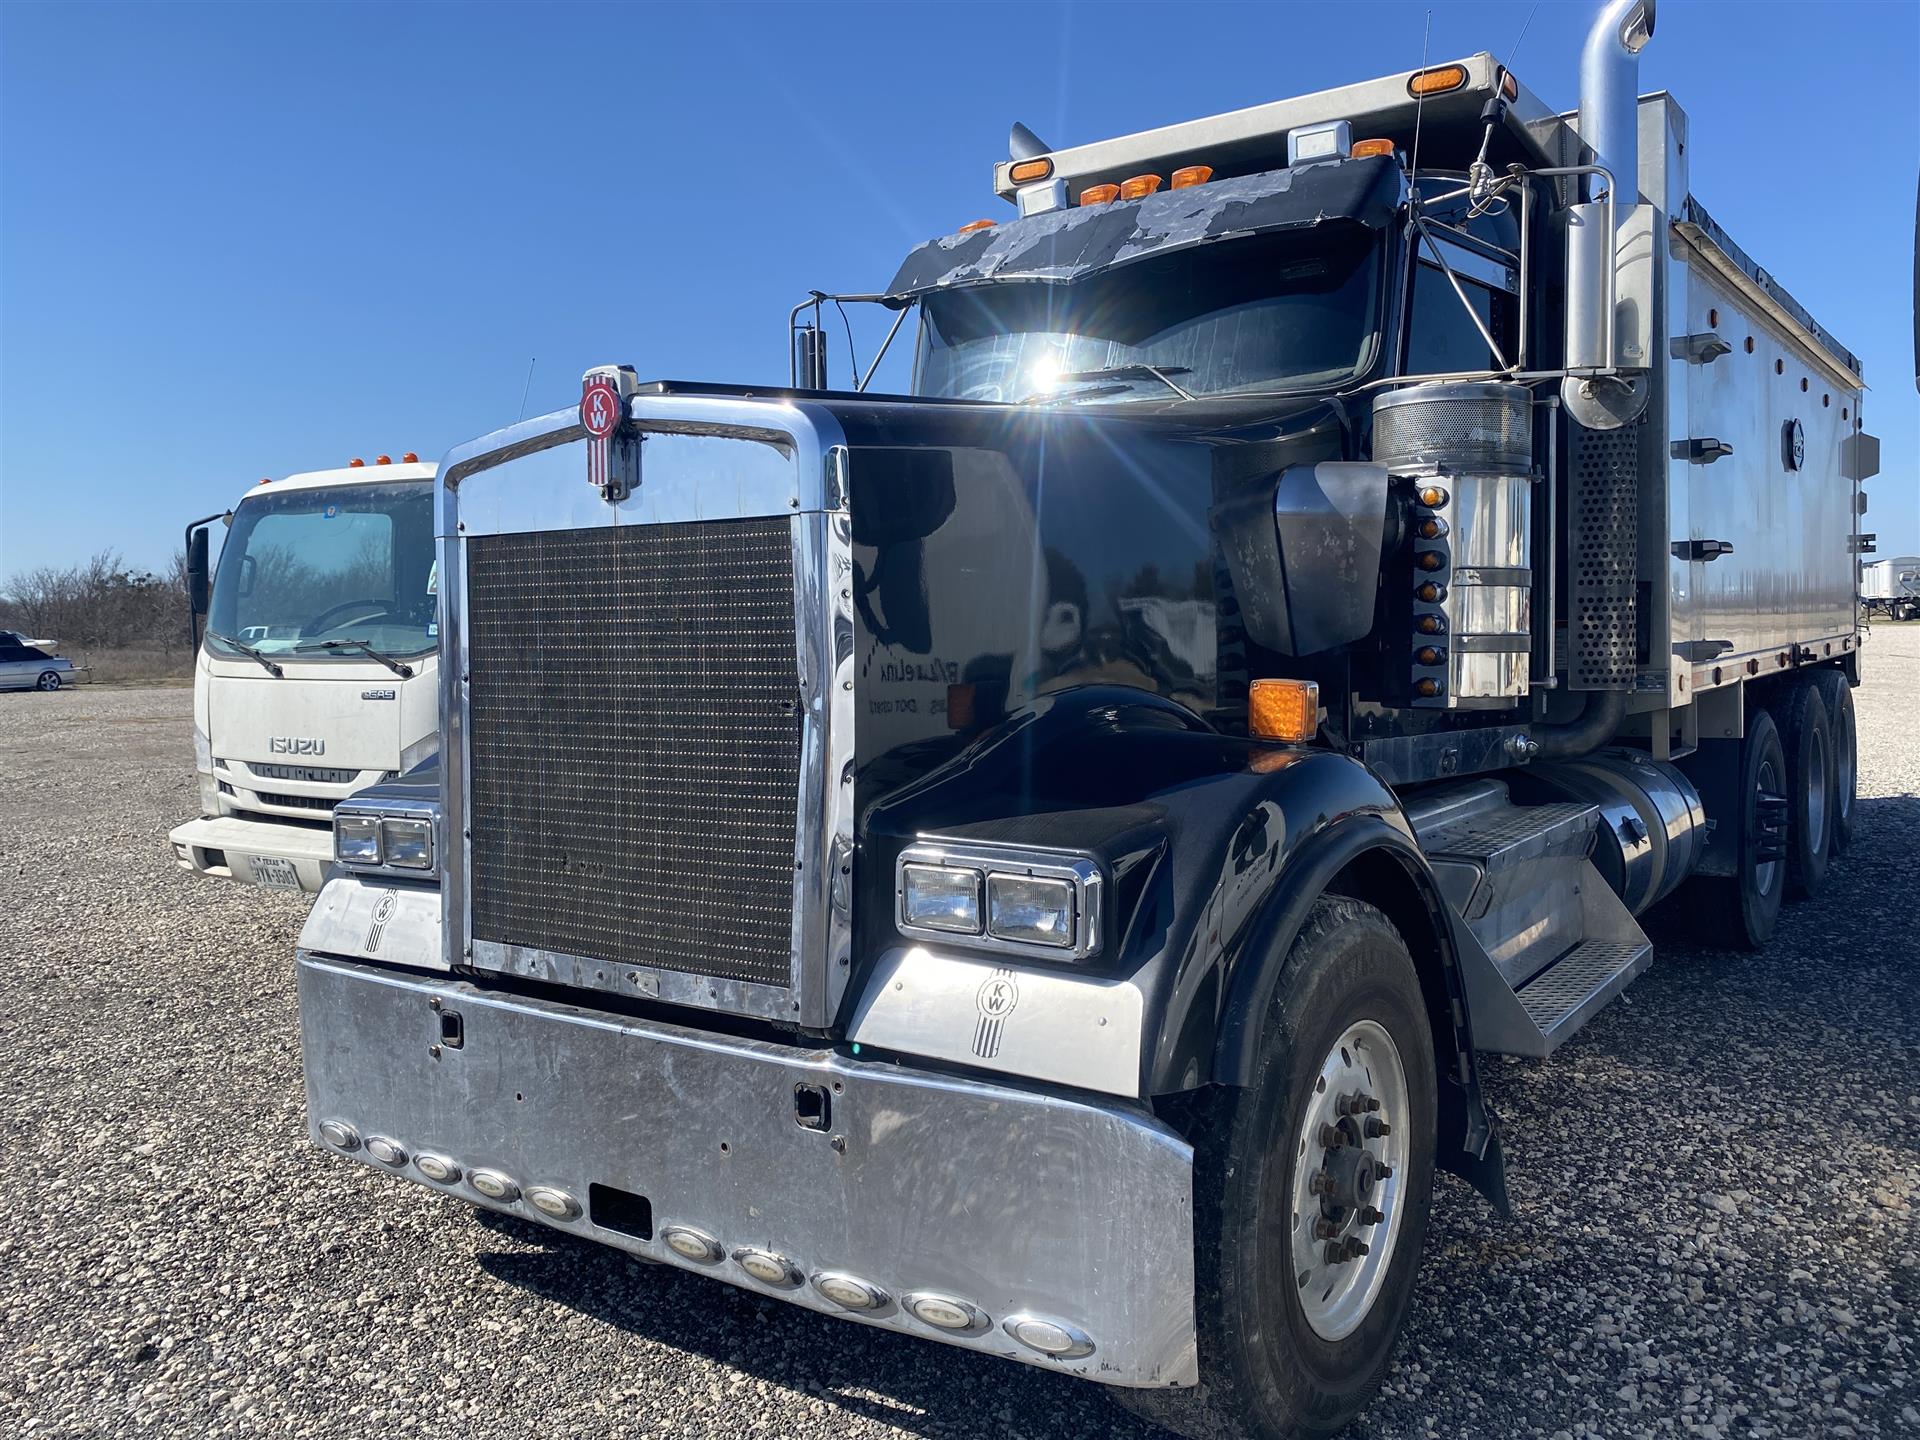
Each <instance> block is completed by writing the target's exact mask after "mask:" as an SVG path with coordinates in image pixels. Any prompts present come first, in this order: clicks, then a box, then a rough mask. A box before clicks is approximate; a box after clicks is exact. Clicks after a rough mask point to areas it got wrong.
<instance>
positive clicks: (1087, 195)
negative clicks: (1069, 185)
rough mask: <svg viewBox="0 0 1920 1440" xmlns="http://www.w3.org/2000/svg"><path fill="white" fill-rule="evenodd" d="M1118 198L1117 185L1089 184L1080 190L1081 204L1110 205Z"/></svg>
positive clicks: (1118, 189)
mask: <svg viewBox="0 0 1920 1440" xmlns="http://www.w3.org/2000/svg"><path fill="white" fill-rule="evenodd" d="M1119 198H1120V187H1119V186H1118V185H1089V186H1088V187H1087V188H1086V189H1084V190H1082V191H1081V192H1080V203H1081V204H1082V205H1111V204H1112V203H1113V202H1114V201H1116V200H1118V199H1119Z"/></svg>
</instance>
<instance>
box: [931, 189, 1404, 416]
mask: <svg viewBox="0 0 1920 1440" xmlns="http://www.w3.org/2000/svg"><path fill="white" fill-rule="evenodd" d="M1378 256H1379V242H1378V239H1377V237H1376V235H1375V233H1374V232H1373V231H1370V230H1367V229H1364V228H1362V227H1360V226H1357V225H1334V226H1323V227H1319V228H1316V229H1315V230H1314V231H1313V232H1312V233H1311V234H1290V235H1279V236H1266V237H1260V238H1258V239H1246V240H1236V241H1228V242H1224V243H1219V244H1212V245H1200V246H1195V247H1193V248H1192V249H1188V250H1183V251H1180V252H1178V253H1176V254H1173V255H1169V256H1166V257H1164V258H1162V259H1157V260H1143V261H1136V262H1135V263H1133V264H1131V265H1122V266H1119V267H1117V268H1114V269H1110V270H1104V271H1100V272H1098V273H1096V274H1093V275H1090V276H1088V277H1087V278H1085V279H1083V280H1078V281H1076V282H1074V283H1073V284H1071V285H1062V284H1053V283H1049V282H1044V281H1035V280H1017V281H1005V282H1002V283H998V284H987V285H977V286H973V287H971V288H964V289H953V290H947V291H941V292H936V293H934V294H930V295H928V296H926V298H925V300H924V302H923V312H924V314H923V320H922V323H921V326H920V349H919V353H918V355H917V356H916V357H915V363H914V376H915V379H914V390H915V393H917V394H921V395H939V396H947V397H951V398H956V399H965V400H1000V401H1007V402H1018V401H1022V400H1027V399H1031V398H1034V397H1035V396H1037V395H1039V396H1044V395H1047V394H1054V395H1058V396H1059V397H1060V398H1062V399H1071V398H1072V396H1073V395H1074V393H1075V392H1076V391H1081V392H1084V394H1085V395H1086V396H1087V397H1088V398H1097V399H1101V400H1141V399H1160V400H1164V399H1167V398H1169V397H1170V395H1171V394H1172V392H1171V390H1170V389H1169V387H1168V386H1167V385H1166V384H1165V383H1164V382H1162V381H1158V380H1156V379H1155V378H1154V377H1153V376H1152V375H1151V374H1148V373H1145V372H1144V371H1142V372H1141V373H1138V374H1130V375H1125V376H1102V377H1099V378H1098V379H1097V381H1096V380H1095V379H1094V378H1093V377H1092V376H1090V375H1089V372H1097V371H1110V370H1113V369H1115V368H1116V367H1122V366H1132V367H1144V366H1149V365H1150V366H1153V367H1155V368H1156V369H1159V370H1161V371H1163V372H1164V373H1166V374H1168V375H1171V376H1173V377H1174V379H1175V380H1176V381H1177V382H1178V384H1179V386H1180V388H1181V389H1182V390H1186V391H1189V392H1191V393H1193V394H1195V395H1231V394H1234V393H1236V392H1244V391H1253V390H1306V389H1315V388H1325V387H1328V386H1333V385H1337V384H1340V383H1342V382H1344V381H1346V380H1349V379H1351V378H1353V377H1354V376H1356V375H1359V374H1360V373H1362V372H1363V371H1365V370H1366V369H1367V367H1368V366H1370V365H1371V364H1372V363H1373V357H1374V354H1375V350H1376V336H1377V332H1378V330H1379V320H1378V314H1377V312H1378V309H1379V303H1380V299H1379V297H1380V286H1379V283H1378V274H1379V259H1378ZM1074 376H1085V377H1087V378H1085V379H1081V380H1076V379H1073V378H1072V377H1074Z"/></svg>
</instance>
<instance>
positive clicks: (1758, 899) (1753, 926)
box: [1695, 710, 1787, 950]
mask: <svg viewBox="0 0 1920 1440" xmlns="http://www.w3.org/2000/svg"><path fill="white" fill-rule="evenodd" d="M1786 786H1787V757H1786V753H1785V752H1784V751H1783V750H1782V749H1781V748H1780V729H1779V727H1778V726H1777V725H1775V724H1774V723H1773V717H1772V716H1771V715H1769V714H1767V712H1766V711H1764V710H1755V711H1753V712H1751V714H1750V715H1749V718H1748V721H1747V738H1746V739H1745V740H1743V741H1741V742H1740V776H1739V780H1738V783H1737V789H1736V791H1735V794H1736V795H1737V797H1738V801H1737V803H1738V805H1739V812H1738V814H1736V815H1727V816H1715V817H1714V818H1715V819H1717V820H1719V821H1720V823H1722V824H1736V825H1738V826H1739V831H1738V839H1737V847H1736V848H1737V854H1736V856H1735V860H1734V873H1733V874H1732V875H1730V876H1726V877H1718V876H1715V877H1703V878H1701V879H1700V880H1699V881H1697V882H1696V883H1697V884H1698V886H1699V890H1698V892H1697V894H1698V906H1697V909H1696V912H1695V913H1696V918H1697V919H1698V922H1699V930H1700V939H1701V941H1702V942H1703V943H1704V944H1707V945H1715V946H1721V947H1725V948H1729V949H1734V950H1758V949H1759V948H1760V947H1761V946H1762V945H1764V944H1766V943H1767V941H1768V940H1770V939H1772V938H1773V929H1774V926H1776V925H1777V924H1779V923H1780V902H1781V899H1782V898H1783V897H1784V896H1785V894H1786V888H1787V876H1786V869H1787V862H1786V837H1785V831H1786V829H1787V800H1786Z"/></svg>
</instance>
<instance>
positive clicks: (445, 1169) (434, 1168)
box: [413, 1155, 460, 1185]
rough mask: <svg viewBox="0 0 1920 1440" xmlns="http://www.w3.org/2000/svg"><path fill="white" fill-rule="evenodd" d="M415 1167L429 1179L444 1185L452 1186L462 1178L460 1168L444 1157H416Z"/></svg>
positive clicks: (414, 1160) (414, 1158)
mask: <svg viewBox="0 0 1920 1440" xmlns="http://www.w3.org/2000/svg"><path fill="white" fill-rule="evenodd" d="M413 1166H414V1169H416V1170H418V1171H419V1172H420V1173H421V1174H422V1175H424V1176H426V1177H427V1179H429V1180H434V1181H438V1182H439V1183H440V1184H442V1185H451V1184H452V1183H453V1182H454V1181H456V1180H458V1179H459V1178H460V1167H459V1166H458V1165H456V1164H454V1163H453V1161H451V1160H449V1159H447V1157H446V1156H444V1155H416V1156H414V1157H413Z"/></svg>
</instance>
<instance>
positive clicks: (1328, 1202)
mask: <svg viewBox="0 0 1920 1440" xmlns="http://www.w3.org/2000/svg"><path fill="white" fill-rule="evenodd" d="M1356 1102H1357V1103H1356ZM1372 1106H1377V1108H1369V1107H1372ZM1408 1122H1409V1117H1408V1113H1407V1072H1406V1067H1405V1065H1403V1064H1402V1063H1401V1060H1400V1051H1399V1050H1398V1048H1396V1047H1395V1045H1394V1043H1393V1037H1392V1036H1390V1035H1389V1034H1388V1033H1387V1031H1386V1028H1385V1027H1384V1026H1382V1025H1380V1024H1378V1023H1376V1022H1375V1021H1372V1020H1361V1021H1358V1022H1356V1023H1355V1024H1352V1025H1349V1026H1348V1027H1347V1029H1346V1031H1345V1033H1343V1034H1342V1035H1341V1036H1340V1038H1339V1039H1338V1040H1337V1041H1335V1042H1334V1045H1333V1048H1332V1049H1331V1050H1329V1051H1328V1052H1327V1055H1326V1058H1325V1059H1324V1060H1322V1061H1321V1063H1320V1074H1319V1076H1318V1077H1317V1078H1316V1079H1315V1081H1314V1085H1313V1088H1312V1089H1311V1090H1310V1091H1309V1092H1308V1094H1307V1101H1306V1104H1305V1106H1304V1107H1303V1109H1302V1111H1301V1115H1300V1122H1299V1125H1298V1126H1297V1128H1296V1129H1295V1131H1294V1136H1293V1157H1292V1161H1293V1186H1292V1194H1291V1196H1290V1199H1291V1201H1292V1205H1291V1209H1290V1212H1289V1214H1288V1215H1287V1217H1286V1220H1287V1222H1288V1224H1289V1226H1290V1232H1291V1250H1290V1255H1291V1258H1292V1262H1293V1281H1294V1287H1295V1291H1296V1293H1297V1295H1298V1296H1299V1300H1300V1308H1301V1310H1302V1312H1303V1313H1304V1314H1305V1316H1306V1321H1307V1324H1308V1326H1309V1327H1311V1329H1312V1330H1313V1333H1314V1334H1316V1335H1318V1336H1319V1337H1320V1338H1321V1339H1323V1340H1341V1339H1344V1338H1345V1337H1346V1336H1348V1335H1351V1334H1352V1333H1353V1332H1354V1330H1356V1329H1357V1328H1359V1325H1360V1322H1361V1321H1363V1320H1365V1319H1366V1318H1367V1315H1368V1313H1369V1312H1370V1311H1371V1310H1372V1309H1373V1304H1374V1301H1376V1300H1377V1299H1379V1298H1380V1292H1381V1290H1382V1288H1384V1286H1385V1285H1386V1280H1387V1271H1388V1270H1389V1269H1390V1268H1391V1267H1392V1263H1393V1252H1394V1247H1395V1246H1396V1244H1397V1243H1398V1242H1399V1239H1400V1220H1401V1211H1402V1209H1403V1208H1404V1207H1403V1205H1402V1203H1401V1202H1402V1197H1403V1195H1404V1193H1405V1186H1406V1183H1407V1156H1408V1154H1409V1153H1410V1145H1409V1137H1408V1133H1407V1131H1408ZM1382 1131H1384V1132H1385V1133H1378V1132H1382ZM1336 1133H1337V1134H1338V1135H1339V1137H1340V1139H1339V1141H1338V1143H1330V1142H1331V1141H1332V1140H1333V1137H1334V1135H1335V1134H1336ZM1356 1245H1358V1246H1364V1253H1360V1252H1359V1251H1358V1250H1357V1249H1356V1248H1354V1247H1355V1246H1356ZM1340 1257H1344V1258H1340Z"/></svg>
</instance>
